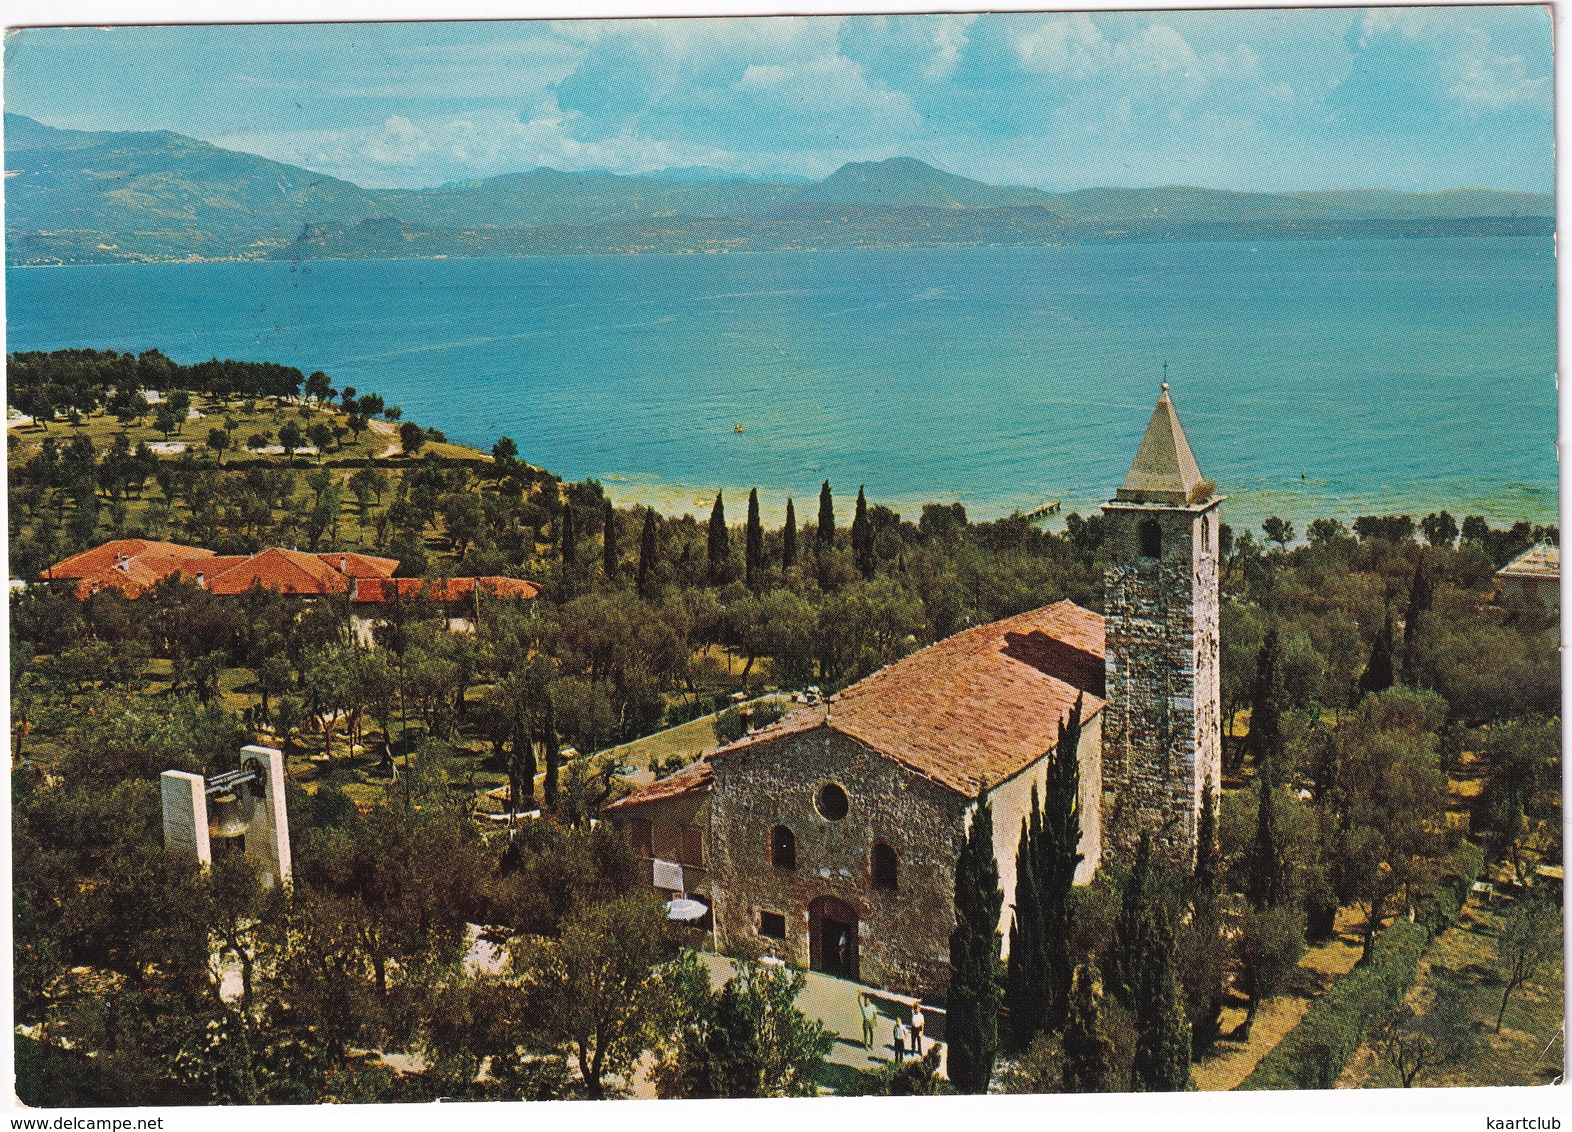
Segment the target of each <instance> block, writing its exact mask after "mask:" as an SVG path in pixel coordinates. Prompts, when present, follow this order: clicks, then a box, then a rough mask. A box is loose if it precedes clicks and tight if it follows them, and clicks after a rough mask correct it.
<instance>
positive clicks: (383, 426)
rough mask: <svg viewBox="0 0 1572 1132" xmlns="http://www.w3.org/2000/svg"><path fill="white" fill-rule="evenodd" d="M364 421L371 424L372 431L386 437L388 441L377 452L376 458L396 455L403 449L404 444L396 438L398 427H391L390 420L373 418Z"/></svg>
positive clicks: (381, 458)
mask: <svg viewBox="0 0 1572 1132" xmlns="http://www.w3.org/2000/svg"><path fill="white" fill-rule="evenodd" d="M366 423H367V424H369V425H370V426H371V431H372V432H374V433H376V434H377V435H378V436H385V437H388V439H389V441H390V443H389V444H388V446H387V447H386V448H384V449H383V450H382V451H380V452H378V453H377V459H378V460H386V459H388V458H390V457H393V456H397V455H398V454H399V453H400V452H402V451H404V445H403V444H402V443H401V442H400V441H399V438H398V429H396V428H394V427H393V422H392V421H379V420H375V419H373V420H369V421H367V422H366Z"/></svg>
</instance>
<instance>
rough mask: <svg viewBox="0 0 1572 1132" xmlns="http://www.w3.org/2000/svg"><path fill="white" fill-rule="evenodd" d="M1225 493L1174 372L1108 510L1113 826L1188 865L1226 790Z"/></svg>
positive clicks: (1106, 739) (1109, 797)
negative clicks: (1190, 425) (1182, 412)
mask: <svg viewBox="0 0 1572 1132" xmlns="http://www.w3.org/2000/svg"><path fill="white" fill-rule="evenodd" d="M1223 499H1224V497H1223V496H1221V495H1218V494H1216V492H1215V490H1214V487H1213V485H1212V484H1211V483H1210V482H1208V481H1207V480H1206V479H1204V478H1203V477H1202V475H1201V469H1200V467H1199V466H1198V465H1197V464H1196V462H1195V456H1194V455H1193V454H1192V453H1191V451H1190V444H1189V442H1188V441H1187V440H1186V439H1185V435H1184V430H1183V429H1182V428H1180V427H1179V416H1178V414H1177V413H1175V412H1174V406H1173V402H1172V401H1171V400H1169V398H1168V385H1167V383H1166V382H1165V383H1164V384H1163V388H1162V393H1161V395H1160V396H1159V397H1158V398H1157V407H1156V409H1154V410H1153V412H1152V419H1151V421H1150V422H1149V423H1148V424H1147V426H1146V434H1145V435H1144V436H1142V438H1141V446H1140V447H1139V448H1138V449H1137V450H1136V453H1135V461H1134V463H1132V464H1131V465H1130V471H1129V474H1127V475H1126V476H1125V478H1124V484H1123V486H1121V487H1120V488H1119V490H1118V491H1117V492H1116V493H1115V494H1114V498H1113V499H1112V500H1111V501H1110V502H1108V503H1105V504H1103V508H1102V511H1103V516H1104V522H1105V523H1106V525H1107V526H1106V529H1107V535H1106V539H1105V541H1106V544H1107V546H1108V548H1109V550H1110V553H1111V557H1112V563H1111V565H1110V566H1109V567H1108V570H1107V573H1106V574H1105V575H1104V578H1103V600H1104V617H1105V623H1106V629H1107V659H1106V662H1105V663H1106V675H1107V701H1108V706H1107V708H1106V709H1105V713H1104V716H1103V783H1104V790H1105V795H1104V807H1103V808H1104V813H1105V815H1107V816H1105V818H1104V829H1105V831H1106V832H1105V835H1104V836H1105V837H1106V839H1107V840H1106V844H1107V846H1108V847H1109V848H1111V849H1113V850H1114V851H1115V852H1120V851H1123V852H1129V851H1131V850H1133V848H1134V846H1135V844H1136V842H1137V841H1138V840H1139V839H1140V836H1141V833H1142V831H1144V830H1150V831H1151V834H1152V843H1153V847H1154V848H1156V849H1158V850H1159V851H1160V852H1161V853H1162V854H1163V855H1165V856H1167V857H1169V858H1170V859H1173V860H1176V861H1178V862H1181V863H1183V864H1186V865H1188V864H1189V863H1190V862H1191V861H1193V859H1194V853H1195V844H1196V833H1197V828H1196V826H1197V820H1198V818H1199V816H1200V813H1201V806H1202V805H1204V804H1205V792H1206V789H1207V783H1208V782H1210V783H1211V784H1212V786H1213V787H1214V788H1216V789H1218V790H1221V783H1220V781H1219V778H1220V774H1221V764H1222V731H1221V726H1222V719H1221V715H1222V713H1221V704H1220V685H1219V679H1218V582H1217V574H1218V553H1217V546H1218V526H1219V522H1220V517H1221V509H1220V506H1221V504H1222V501H1223ZM1104 856H1105V859H1106V857H1107V851H1106V850H1105V852H1104Z"/></svg>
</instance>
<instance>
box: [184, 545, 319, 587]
mask: <svg viewBox="0 0 1572 1132" xmlns="http://www.w3.org/2000/svg"><path fill="white" fill-rule="evenodd" d="M259 583H260V584H261V586H262V587H263V588H264V589H270V590H277V591H278V592H279V593H286V594H314V595H315V594H340V593H345V592H346V591H348V589H349V579H348V578H346V577H344V575H342V574H340V573H339V572H338V571H337V570H335V569H333V567H331V566H329V565H328V564H327V563H326V562H323V561H322V559H321V558H319V557H317V556H316V555H315V554H307V553H306V552H305V551H302V550H285V549H284V548H283V547H279V546H272V547H269V548H268V549H266V550H263V551H260V552H258V553H256V554H253V555H252V556H251V557H250V558H248V559H246V560H245V561H243V562H241V563H240V564H239V565H238V566H233V567H231V568H230V569H228V570H225V571H224V572H223V573H222V574H220V575H219V576H218V577H216V578H209V579H208V580H207V588H208V590H209V591H210V592H212V593H215V594H241V593H245V592H246V591H247V590H249V589H250V588H251V587H252V586H253V585H256V584H259Z"/></svg>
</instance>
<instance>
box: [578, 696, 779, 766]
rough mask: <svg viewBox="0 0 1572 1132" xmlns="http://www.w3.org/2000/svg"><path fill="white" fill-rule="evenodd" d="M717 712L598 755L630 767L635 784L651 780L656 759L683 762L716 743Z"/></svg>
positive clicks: (777, 697) (690, 760) (688, 760)
mask: <svg viewBox="0 0 1572 1132" xmlns="http://www.w3.org/2000/svg"><path fill="white" fill-rule="evenodd" d="M781 698H782V697H781V696H779V695H778V694H773V693H772V694H770V695H766V696H760V697H758V698H757V699H755V700H750V701H749V702H750V703H758V702H760V701H762V700H778V699H781ZM739 706H740V705H739ZM783 706H784V707H785V708H786V710H787V711H790V710H791V708H792V706H793V705H791V704H790V703H787V704H784V705H783ZM719 714H720V713H719V712H716V713H713V714H711V715H701V716H700V717H699V718H698V719H690V720H689V721H688V722H687V723H681V724H678V725H677V726H676V727H668V728H667V729H666V730H664V731H657V732H656V733H655V734H653V735H646V736H645V737H644V738H642V739H635V740H634V741H633V742H631V743H624V744H622V746H620V747H612V748H611V749H610V750H609V751H605V752H602V755H601V756H600V757H605V758H615V759H616V760H617V761H618V762H619V763H621V764H622V765H623V766H627V767H632V768H633V773H632V774H630V775H629V776H628V780H629V781H630V782H632V783H633V784H634V785H635V786H643V785H645V784H646V783H649V782H653V781H655V775H654V774H653V772H651V770H650V766H651V764H652V763H654V762H656V761H657V760H669V759H670V758H671V757H672V756H673V755H681V756H683V759H684V761H685V762H692V761H693V760H694V759H696V758H698V757H699V756H700V755H701V754H703V753H704V752H705V751H708V750H710V749H712V748H714V747H716V746H719V745H720V738H719V737H718V736H717V735H716V734H715V717H716V715H719Z"/></svg>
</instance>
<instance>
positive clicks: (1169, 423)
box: [1114, 365, 1212, 506]
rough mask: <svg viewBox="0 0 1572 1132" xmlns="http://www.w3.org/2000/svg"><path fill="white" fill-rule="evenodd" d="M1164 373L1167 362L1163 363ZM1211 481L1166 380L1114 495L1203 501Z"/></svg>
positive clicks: (1129, 499)
mask: <svg viewBox="0 0 1572 1132" xmlns="http://www.w3.org/2000/svg"><path fill="white" fill-rule="evenodd" d="M1163 376H1165V377H1166V376H1167V366H1166V365H1164V367H1163ZM1211 494H1212V485H1211V484H1210V483H1208V482H1207V480H1206V478H1205V477H1204V476H1202V475H1201V468H1200V466H1199V465H1198V464H1196V462H1195V455H1194V454H1193V453H1192V452H1191V451H1190V442H1189V441H1188V440H1186V439H1185V435H1184V429H1182V428H1181V427H1179V414H1178V413H1176V412H1175V411H1174V404H1173V402H1172V401H1171V400H1169V398H1168V383H1167V382H1166V381H1165V382H1163V388H1162V392H1160V393H1159V394H1158V395H1157V407H1156V408H1155V409H1153V410H1152V419H1151V420H1150V421H1148V422H1147V424H1146V433H1145V435H1144V436H1142V437H1141V446H1140V447H1139V448H1137V449H1136V451H1135V460H1134V461H1133V462H1132V463H1131V464H1130V471H1129V473H1128V474H1126V475H1125V477H1124V484H1123V486H1121V487H1120V488H1119V490H1118V492H1117V493H1115V495H1114V498H1115V499H1116V500H1118V501H1120V502H1123V503H1177V504H1179V505H1181V506H1183V505H1185V504H1190V503H1203V502H1205V501H1206V500H1207V499H1209V498H1210V497H1211Z"/></svg>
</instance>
